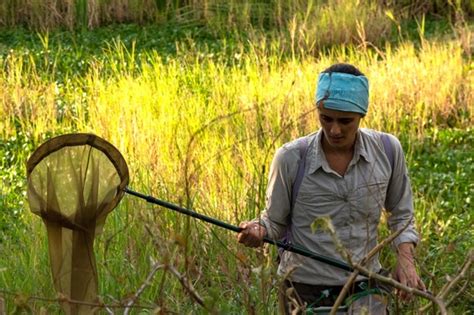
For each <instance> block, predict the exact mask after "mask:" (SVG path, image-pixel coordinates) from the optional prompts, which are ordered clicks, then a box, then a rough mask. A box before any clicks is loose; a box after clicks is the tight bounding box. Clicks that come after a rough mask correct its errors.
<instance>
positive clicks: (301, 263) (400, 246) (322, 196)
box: [238, 64, 425, 314]
mask: <svg viewBox="0 0 474 315" xmlns="http://www.w3.org/2000/svg"><path fill="white" fill-rule="evenodd" d="M368 99H369V86H368V80H367V78H366V77H365V76H364V75H363V74H362V73H361V72H360V71H359V70H358V69H357V68H356V67H354V66H352V65H349V64H335V65H333V66H331V67H329V68H328V69H326V70H325V71H323V72H322V73H321V74H320V75H319V79H318V87H317V91H316V106H317V110H318V114H319V121H320V124H321V129H320V130H319V131H317V132H316V133H313V134H311V135H308V136H306V137H303V138H300V139H297V140H295V141H292V142H290V143H287V144H285V145H284V146H283V147H281V148H280V149H279V150H278V151H277V152H276V154H275V157H274V160H273V163H272V166H271V169H270V174H269V183H268V188H267V196H266V208H265V211H264V212H263V213H262V215H261V217H260V218H259V219H257V220H253V221H251V222H243V223H241V225H240V226H241V227H242V228H243V230H242V232H241V233H239V234H238V241H239V242H240V243H243V244H244V245H246V246H250V247H258V246H261V245H262V239H263V237H264V236H268V237H269V238H271V239H282V238H283V237H284V236H285V235H286V237H287V238H288V239H289V240H290V241H291V242H292V243H294V244H299V245H302V246H304V247H306V248H308V249H310V250H311V251H313V252H315V253H318V254H321V255H324V256H329V257H332V258H335V259H339V260H343V258H342V256H341V253H340V249H339V248H337V247H336V245H335V244H334V238H333V237H332V236H331V235H330V234H329V233H327V232H326V231H324V230H323V229H318V230H316V231H314V233H313V231H312V230H311V224H312V223H313V222H314V220H316V219H318V218H323V217H329V218H330V219H331V222H332V224H333V226H334V227H335V230H336V235H337V238H338V239H339V240H340V242H341V243H342V245H343V246H344V247H345V249H347V250H348V251H349V253H350V255H351V258H352V260H353V261H356V262H357V261H360V260H361V259H362V258H363V257H364V256H366V255H367V253H368V252H369V251H370V250H371V249H372V248H373V247H375V246H376V244H377V226H378V223H379V221H380V215H381V210H382V208H385V209H386V210H387V211H388V212H389V214H390V215H389V217H388V220H387V221H388V225H389V227H390V229H391V231H393V232H395V231H397V230H399V229H402V228H403V227H404V226H405V225H406V224H407V223H408V221H411V223H410V224H409V225H408V228H406V229H405V230H404V231H403V232H402V233H401V234H400V235H399V236H398V237H397V238H396V239H395V240H394V241H393V245H394V248H395V249H396V251H397V259H398V261H397V266H396V268H395V272H394V277H395V278H396V279H397V280H398V281H400V282H401V283H403V284H406V285H407V286H409V287H412V288H419V289H422V290H424V289H425V287H424V284H423V282H422V281H421V279H420V278H419V276H418V275H417V273H416V270H415V265H414V258H413V251H414V246H415V245H416V243H417V242H418V235H417V233H416V231H415V230H414V226H413V201H412V192H411V187H410V182H409V179H408V175H407V169H406V165H405V158H404V155H403V151H402V148H401V145H400V142H399V141H398V140H397V139H396V138H395V137H394V136H392V135H387V134H385V136H382V134H383V133H381V132H377V131H374V130H368V129H359V124H360V121H361V119H362V118H363V117H364V116H365V114H366V113H367V108H368ZM383 137H385V138H386V139H388V140H386V142H388V149H387V148H385V145H386V144H384V143H383V141H384V140H383V139H382V138H383ZM302 141H303V142H302ZM302 143H305V144H304V145H302ZM302 147H303V148H304V150H302V149H301V148H302ZM302 152H304V154H302ZM302 160H304V161H305V162H304V164H303V165H305V166H304V171H303V172H304V173H302V174H303V175H302V176H300V177H301V178H302V179H300V184H299V187H298V189H297V191H296V192H295V191H294V188H293V186H294V184H295V181H296V180H297V177H298V176H299V175H298V174H297V173H298V171H299V170H300V169H301V167H300V168H299V164H300V163H302ZM293 194H295V196H293ZM367 267H368V268H369V269H370V270H372V271H374V272H379V271H380V269H381V265H380V263H379V261H378V256H376V257H374V259H372V260H371V261H369V263H368V264H367ZM278 273H279V274H280V275H282V276H285V277H286V279H287V280H286V281H285V285H286V288H293V289H294V290H283V291H284V292H296V294H295V296H294V297H288V296H285V294H283V296H282V300H283V303H284V307H285V312H290V311H291V308H292V307H291V303H290V301H299V302H300V303H303V304H305V305H306V306H308V307H320V306H330V305H333V303H334V301H335V299H336V298H337V296H338V294H339V292H340V290H341V289H342V286H343V285H344V284H345V282H346V281H347V278H348V276H349V274H350V273H348V272H346V271H341V270H339V269H337V268H335V267H332V266H329V265H326V264H323V263H320V262H317V261H315V260H312V259H310V258H307V257H302V256H300V255H298V254H295V253H292V252H289V251H285V252H283V254H282V255H281V260H280V264H279V268H278ZM381 293H382V292H381V291H380V290H378V288H377V287H376V286H374V285H373V284H372V282H371V281H367V279H365V278H363V277H358V278H357V280H356V282H355V284H354V286H353V287H352V288H351V290H350V294H352V300H355V302H354V303H352V304H351V305H350V308H349V313H353V312H354V313H357V312H359V311H360V310H361V309H362V308H364V307H365V308H366V309H368V310H369V311H370V312H371V313H372V314H383V313H385V309H386V305H385V300H384V299H382V298H381ZM399 295H400V297H401V298H402V299H405V300H407V299H409V298H410V297H409V296H408V295H407V294H406V293H404V292H399Z"/></svg>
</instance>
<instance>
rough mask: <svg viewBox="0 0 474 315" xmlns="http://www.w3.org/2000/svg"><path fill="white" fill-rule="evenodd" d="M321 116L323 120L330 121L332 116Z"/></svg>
mask: <svg viewBox="0 0 474 315" xmlns="http://www.w3.org/2000/svg"><path fill="white" fill-rule="evenodd" d="M322 118H323V120H324V121H325V122H331V121H332V118H330V117H327V116H323V117H322Z"/></svg>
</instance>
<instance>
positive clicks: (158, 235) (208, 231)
mask: <svg viewBox="0 0 474 315" xmlns="http://www.w3.org/2000/svg"><path fill="white" fill-rule="evenodd" d="M444 2H445V1H409V0H405V1H400V2H398V1H377V2H375V1H367V2H363V1H353V0H347V1H336V0H334V1H332V0H330V1H300V0H298V1H279V0H274V1H269V3H266V4H263V2H261V1H256V0H252V1H251V0H249V1H232V0H231V1H225V2H223V1H217V0H214V1H210V0H209V1H186V0H183V1H148V0H124V1H101V0H97V1H85V0H76V1H46V2H43V1H34V0H21V1H8V0H7V1H2V3H1V4H0V25H2V28H1V29H0V87H1V88H0V117H1V119H0V182H1V184H0V302H2V301H3V307H5V310H6V312H7V313H15V312H16V313H18V314H21V313H41V312H42V314H44V313H45V312H46V313H53V314H54V313H59V312H60V308H59V304H58V303H57V296H56V293H55V292H54V289H53V286H52V281H51V275H50V268H49V258H48V249H47V246H48V244H47V238H46V231H45V228H44V225H43V223H42V222H41V220H40V218H39V217H37V216H35V215H33V214H32V213H31V212H30V211H29V208H28V204H27V200H26V192H25V190H26V171H25V163H26V160H27V159H28V157H29V156H30V154H31V153H32V152H33V151H34V150H35V148H36V147H38V146H39V145H40V144H41V143H42V142H44V141H45V140H46V139H49V138H50V137H52V136H55V135H60V134H64V133H71V132H90V133H94V134H97V135H98V136H100V137H103V138H104V139H106V140H107V141H109V142H111V143H112V144H114V145H115V146H116V147H117V148H118V149H119V151H121V152H122V154H123V155H124V157H125V159H126V160H127V163H128V166H129V168H130V174H131V184H130V186H131V187H132V188H133V189H135V190H137V191H141V192H144V193H146V194H150V195H153V196H156V197H159V198H161V199H164V200H169V201H171V202H173V203H176V204H180V205H182V206H185V207H188V208H192V209H195V210H196V211H198V212H202V213H204V214H206V215H209V216H212V217H215V218H218V219H220V220H223V221H226V222H229V223H232V224H238V223H239V222H241V221H244V220H249V219H251V218H254V217H255V216H257V215H258V214H259V213H260V212H261V211H262V210H263V207H264V201H265V200H264V199H265V187H266V180H267V173H268V167H269V165H270V162H271V159H272V156H273V153H274V151H275V150H276V149H277V148H278V147H279V146H281V145H282V144H283V143H285V142H287V141H289V140H290V139H293V138H296V137H299V136H302V135H305V134H308V133H310V132H312V131H314V130H316V129H317V128H319V125H318V122H317V117H316V113H315V108H314V104H313V97H314V90H315V83H316V77H317V73H319V72H320V71H322V70H323V69H325V68H326V67H328V66H329V65H331V64H333V63H335V62H349V63H352V64H355V65H357V66H358V67H359V68H360V69H361V70H362V71H363V72H364V73H365V74H366V75H367V76H368V77H369V79H370V83H371V95H370V106H369V114H368V115H367V117H366V118H365V119H364V120H363V125H364V127H369V128H374V129H379V130H383V131H386V132H391V133H393V134H395V135H396V136H398V137H399V139H400V140H401V142H402V145H403V147H404V150H405V154H406V157H407V161H408V167H409V171H410V175H411V180H412V186H413V190H414V194H415V210H416V213H415V216H416V218H415V219H416V226H417V228H418V230H419V232H420V235H421V242H420V244H419V246H418V247H417V257H418V258H417V265H418V266H419V269H420V274H421V275H422V277H423V279H424V281H425V283H426V284H427V286H428V287H429V289H430V290H431V291H432V292H433V293H434V294H439V293H443V292H445V293H444V296H441V298H442V299H443V300H444V301H445V302H446V303H447V304H448V308H449V311H450V312H452V313H453V314H472V313H473V312H474V306H473V305H474V287H473V285H472V280H473V274H472V267H469V264H470V263H472V260H473V259H474V258H473V254H472V248H473V239H474V238H473V237H474V235H473V230H472V225H473V223H474V205H473V202H474V201H473V200H472V198H473V196H474V183H473V182H472V178H474V161H473V158H474V150H473V145H474V129H473V127H472V126H473V111H474V89H473V86H474V63H473V61H472V54H473V48H474V44H473V39H472V36H473V25H472V23H469V21H470V18H472V16H473V13H474V7H473V6H472V2H469V1H448V2H449V3H448V4H447V5H446V4H445V3H444ZM388 234H389V232H388V231H387V229H386V227H385V226H380V238H381V239H383V238H384V237H386V236H387V235H388ZM95 252H96V255H97V262H98V269H99V284H100V289H99V291H100V294H101V296H100V298H101V300H102V301H103V303H105V304H106V305H109V308H108V310H102V311H103V312H104V313H105V312H106V311H107V312H108V313H114V312H117V313H118V312H123V310H124V308H125V307H124V305H125V304H126V303H128V302H130V299H131V297H133V296H134V295H136V293H137V290H139V288H140V287H143V288H144V291H143V292H142V293H140V297H139V299H137V300H136V301H134V302H133V303H132V304H133V305H134V307H133V308H131V310H132V312H133V313H136V314H148V313H154V314H160V313H163V314H167V313H176V314H189V313H221V314H231V313H233V314H241V313H249V314H274V313H276V312H277V305H276V303H275V301H276V296H277V287H278V283H279V281H280V279H279V277H278V276H277V275H276V262H275V257H276V256H275V250H274V249H273V248H263V249H261V250H250V249H247V248H244V247H242V246H240V245H239V244H237V242H236V239H235V234H232V233H230V232H227V231H224V230H221V229H218V228H215V227H212V226H210V225H207V224H204V223H200V222H197V221H196V220H193V219H190V218H188V217H183V216H182V215H179V214H175V213H172V212H170V211H169V210H166V209H163V208H160V207H154V206H150V205H148V204H146V203H145V202H142V201H140V200H137V199H133V197H130V196H126V197H125V198H124V199H123V200H122V201H121V203H120V204H119V206H118V207H117V208H116V209H115V210H114V211H113V212H112V213H111V215H110V216H109V217H108V219H107V222H106V225H105V229H104V231H103V233H102V234H101V235H100V236H99V237H98V238H97V240H96V244H95ZM382 263H383V265H384V266H385V267H386V268H390V267H393V265H394V256H393V253H392V252H391V249H390V248H389V247H387V248H386V249H384V250H383V252H382ZM163 266H166V268H165V267H163ZM463 266H467V267H466V268H464V269H462V267H463ZM461 270H463V271H464V272H463V273H461V274H460V271H461ZM147 278H148V279H147ZM427 303H428V301H427V300H423V299H421V298H417V299H415V300H414V302H413V303H411V304H410V305H404V304H403V303H401V302H399V301H396V300H395V301H394V303H393V305H392V309H393V310H394V312H395V313H403V314H405V313H406V314H411V313H415V312H421V313H427V312H432V309H433V312H434V310H437V308H436V307H433V308H431V307H429V306H428V304H427ZM1 305H2V303H0V313H1V307H2V306H1ZM129 311H130V309H127V308H125V312H126V313H128V312H129Z"/></svg>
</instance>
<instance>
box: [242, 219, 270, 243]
mask: <svg viewBox="0 0 474 315" xmlns="http://www.w3.org/2000/svg"><path fill="white" fill-rule="evenodd" d="M239 227H241V228H242V231H241V232H240V233H239V234H237V240H238V241H239V243H242V244H244V245H245V246H247V247H259V246H262V245H263V237H264V236H265V235H267V229H265V227H264V226H262V225H260V224H259V223H258V222H242V223H240V225H239Z"/></svg>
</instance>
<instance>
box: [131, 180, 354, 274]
mask: <svg viewBox="0 0 474 315" xmlns="http://www.w3.org/2000/svg"><path fill="white" fill-rule="evenodd" d="M124 191H125V192H126V193H128V194H130V195H133V196H136V197H138V198H141V199H144V200H146V201H147V202H149V203H153V204H156V205H160V206H162V207H165V208H168V209H171V210H174V211H177V212H179V213H182V214H185V215H188V216H191V217H193V218H196V219H199V220H201V221H205V222H208V223H211V224H214V225H217V226H220V227H222V228H224V229H227V230H230V231H234V232H237V233H239V232H241V231H242V230H243V229H242V228H241V227H238V226H235V225H232V224H229V223H226V222H223V221H220V220H217V219H214V218H211V217H208V216H206V215H203V214H200V213H197V212H195V211H192V210H189V209H186V208H183V207H180V206H177V205H175V204H172V203H169V202H167V201H164V200H160V199H157V198H155V197H152V196H147V195H144V194H142V193H139V192H136V191H133V190H131V189H129V188H127V187H126V188H125V189H124ZM263 241H264V242H265V243H268V244H272V245H275V246H278V247H280V248H283V249H284V250H287V251H290V252H293V253H296V254H300V255H302V256H305V257H309V258H311V259H314V260H317V261H319V262H322V263H325V264H328V265H331V266H333V267H336V268H339V269H342V270H345V271H349V272H353V271H354V269H353V268H352V267H351V266H349V265H348V264H347V263H345V262H343V261H340V260H337V259H333V258H330V257H326V256H323V255H319V254H316V253H314V252H312V251H310V250H309V249H307V248H305V247H303V246H300V245H296V244H288V243H283V242H281V241H278V240H273V239H270V238H268V237H264V238H263Z"/></svg>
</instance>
